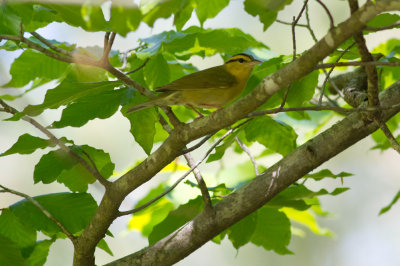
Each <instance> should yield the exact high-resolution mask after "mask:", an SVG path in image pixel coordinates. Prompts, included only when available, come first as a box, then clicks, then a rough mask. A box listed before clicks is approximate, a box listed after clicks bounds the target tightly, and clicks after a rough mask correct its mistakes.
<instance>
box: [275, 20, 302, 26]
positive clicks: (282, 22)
mask: <svg viewBox="0 0 400 266" xmlns="http://www.w3.org/2000/svg"><path fill="white" fill-rule="evenodd" d="M275 21H276V22H278V23H281V24H285V25H289V26H291V25H292V24H293V22H286V21H283V20H280V19H277V20H275ZM296 26H298V27H307V25H305V24H300V23H297V25H296Z"/></svg>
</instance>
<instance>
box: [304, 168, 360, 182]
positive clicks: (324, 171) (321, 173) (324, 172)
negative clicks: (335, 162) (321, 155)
mask: <svg viewBox="0 0 400 266" xmlns="http://www.w3.org/2000/svg"><path fill="white" fill-rule="evenodd" d="M349 176H353V174H351V173H347V172H340V173H339V174H334V173H332V172H331V171H330V170H329V169H322V170H320V171H318V172H316V173H313V174H307V175H305V176H304V177H305V178H312V179H314V180H317V181H319V180H322V179H324V178H326V177H329V178H334V179H336V178H342V177H349Z"/></svg>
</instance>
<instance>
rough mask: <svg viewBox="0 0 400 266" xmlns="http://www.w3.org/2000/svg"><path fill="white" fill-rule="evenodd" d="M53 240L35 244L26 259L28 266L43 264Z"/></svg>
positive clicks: (40, 265)
mask: <svg viewBox="0 0 400 266" xmlns="http://www.w3.org/2000/svg"><path fill="white" fill-rule="evenodd" d="M53 243H54V241H53V240H42V241H39V242H37V243H36V245H35V246H34V249H33V251H32V253H31V254H30V256H29V257H28V259H27V263H28V265H29V266H42V265H44V264H45V262H46V259H47V256H48V255H49V250H50V246H51V244H53Z"/></svg>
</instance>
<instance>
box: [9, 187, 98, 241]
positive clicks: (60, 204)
mask: <svg viewBox="0 0 400 266" xmlns="http://www.w3.org/2000/svg"><path fill="white" fill-rule="evenodd" d="M34 199H35V200H36V201H38V202H39V203H40V204H41V205H42V206H43V207H44V208H45V209H46V210H47V211H48V212H49V213H50V214H51V215H52V216H53V217H54V218H56V219H57V220H58V221H59V222H60V223H61V224H62V225H63V226H64V227H65V228H66V229H67V230H68V231H69V232H71V233H72V234H76V233H78V232H80V231H81V230H83V229H84V228H85V227H86V226H87V224H88V223H89V221H90V219H91V218H92V216H93V215H94V212H95V211H96V209H97V203H96V201H95V200H94V199H93V197H92V196H91V195H90V194H87V193H55V194H48V195H42V196H37V197H34ZM10 210H11V211H12V212H13V213H14V214H15V215H16V216H17V217H18V218H19V219H20V220H21V221H24V222H25V223H26V224H28V225H29V226H31V227H33V228H35V229H36V230H40V231H42V232H43V233H45V234H47V235H52V236H53V235H55V234H57V233H59V232H61V230H60V228H59V227H58V226H57V225H56V224H55V223H54V222H53V221H51V220H50V219H49V218H47V217H46V216H45V215H44V214H43V212H42V211H41V210H39V209H38V208H37V207H36V206H34V205H33V204H32V203H31V202H29V201H27V200H22V201H19V202H17V203H15V204H13V205H11V206H10Z"/></svg>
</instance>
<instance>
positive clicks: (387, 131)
mask: <svg viewBox="0 0 400 266" xmlns="http://www.w3.org/2000/svg"><path fill="white" fill-rule="evenodd" d="M375 123H377V124H378V125H379V127H380V129H381V130H382V132H383V133H384V134H385V136H386V138H387V139H388V140H389V142H390V144H391V145H392V148H393V149H394V150H395V151H397V152H398V153H399V154H400V145H399V143H398V142H397V140H396V138H395V137H394V136H393V134H392V132H390V129H389V128H388V127H387V125H386V123H384V122H382V121H381V120H379V119H375Z"/></svg>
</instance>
